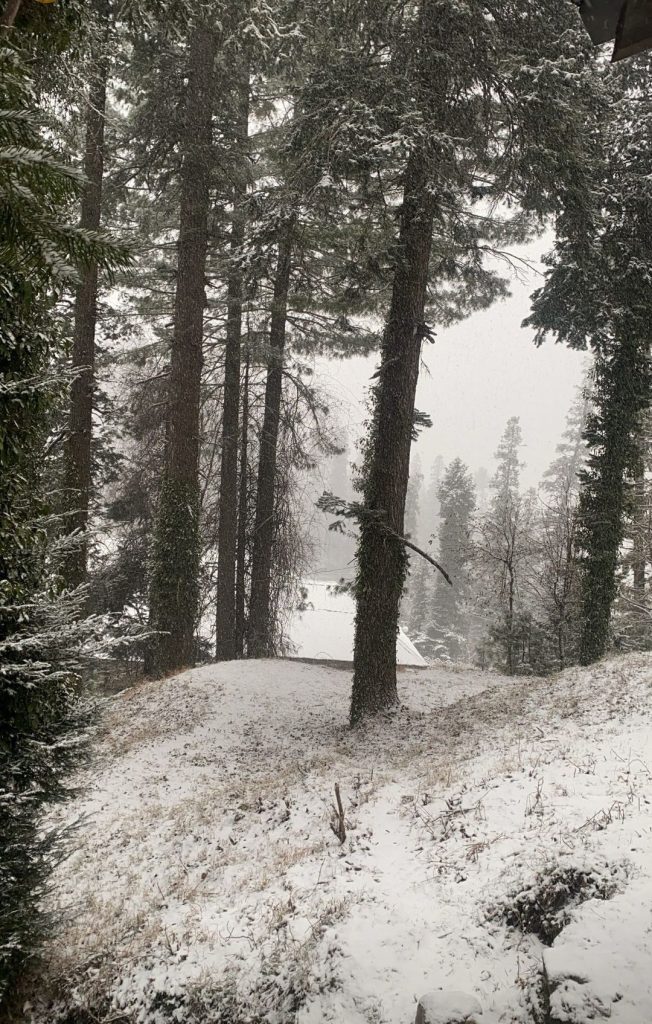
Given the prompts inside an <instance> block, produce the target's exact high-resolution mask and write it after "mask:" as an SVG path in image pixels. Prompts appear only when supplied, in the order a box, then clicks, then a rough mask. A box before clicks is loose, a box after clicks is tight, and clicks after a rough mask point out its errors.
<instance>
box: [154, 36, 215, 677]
mask: <svg viewBox="0 0 652 1024" xmlns="http://www.w3.org/2000/svg"><path fill="white" fill-rule="evenodd" d="M216 53H217V34H216V29H215V27H214V26H213V24H210V23H208V22H206V21H204V20H203V19H201V18H200V19H197V20H195V21H194V23H192V24H191V26H190V28H189V35H188V70H187V83H188V84H187V90H186V94H185V98H184V102H185V108H184V109H185V115H184V131H183V135H182V157H181V169H180V211H179V240H178V249H177V251H178V265H177V279H176V290H175V305H174V330H173V335H172V347H171V359H170V376H169V380H168V397H167V425H166V447H165V465H164V470H163V479H162V481H161V487H160V492H159V498H158V511H157V516H156V524H155V528H154V543H153V552H152V576H151V584H150V621H151V625H152V627H153V629H154V630H156V631H157V638H156V641H155V647H154V652H153V656H152V664H151V665H150V670H153V671H155V672H157V673H162V672H167V671H170V670H171V669H175V668H176V669H178V668H183V667H186V666H188V665H192V663H193V661H194V658H195V628H196V625H197V617H198V605H199V559H200V534H199V503H200V493H199V433H200V387H201V373H202V363H203V332H204V306H205V303H206V295H205V290H204V289H205V282H204V275H205V268H206V251H207V244H208V214H209V199H210V186H211V172H212V169H213V167H214V159H215V157H214V147H213V106H214V101H215V79H214V71H215V57H216Z"/></svg>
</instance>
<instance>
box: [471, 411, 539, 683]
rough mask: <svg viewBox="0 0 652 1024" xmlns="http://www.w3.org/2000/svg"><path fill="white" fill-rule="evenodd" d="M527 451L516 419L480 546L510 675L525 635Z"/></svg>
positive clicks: (498, 641)
mask: <svg viewBox="0 0 652 1024" xmlns="http://www.w3.org/2000/svg"><path fill="white" fill-rule="evenodd" d="M522 445H523V434H522V431H521V426H520V422H519V419H518V417H517V416H512V417H511V419H509V420H508V421H507V426H506V427H505V432H504V434H503V436H502V438H501V440H500V444H499V445H498V448H497V449H496V460H497V462H498V466H497V469H496V472H495V474H494V476H493V478H492V480H491V491H492V497H491V501H490V503H489V508H488V510H487V512H486V513H485V514H484V515H483V516H481V517H480V518H479V521H478V538H477V541H476V550H477V558H478V562H479V566H480V571H481V573H482V575H483V578H484V581H485V597H484V599H485V606H486V609H487V617H488V621H489V624H490V625H489V629H490V636H491V638H492V640H493V643H494V645H495V646H496V647H497V648H498V650H499V651H500V661H501V664H502V666H503V667H504V669H505V671H506V672H507V673H508V674H509V675H513V674H514V673H515V672H516V671H517V667H518V662H519V653H518V647H519V642H520V639H521V635H522V622H521V614H520V613H521V603H520V598H521V591H522V588H523V575H522V569H523V563H524V560H525V556H526V531H525V527H526V518H527V506H526V502H525V500H524V498H523V496H522V495H521V491H520V473H521V469H522V465H523V464H522V463H521V459H520V451H521V447H522Z"/></svg>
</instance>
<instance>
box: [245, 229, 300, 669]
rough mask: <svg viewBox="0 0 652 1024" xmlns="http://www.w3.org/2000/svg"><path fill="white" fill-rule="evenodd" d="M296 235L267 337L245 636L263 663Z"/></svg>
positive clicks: (285, 247) (279, 278)
mask: <svg viewBox="0 0 652 1024" xmlns="http://www.w3.org/2000/svg"><path fill="white" fill-rule="evenodd" d="M292 230H293V225H292V223H288V224H286V225H285V228H284V229H283V233H282V235H281V238H280V241H279V246H278V264H277V269H276V280H275V281H274V297H273V300H272V315H271V322H270V332H269V347H270V353H269V361H268V369H267V383H266V387H265V412H264V415H263V429H262V433H261V437H260V456H259V460H258V482H257V490H256V520H255V526H254V545H253V554H252V562H251V601H250V605H249V625H248V631H247V653H248V655H249V657H250V658H263V657H266V656H267V655H269V654H271V653H272V651H271V637H270V621H269V616H270V580H271V572H272V548H273V544H274V491H275V484H276V455H277V445H278V428H279V420H280V414H281V390H282V384H283V352H284V349H285V329H286V318H287V307H288V292H289V288H290V271H291V265H292Z"/></svg>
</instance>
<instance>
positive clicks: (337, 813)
mask: <svg viewBox="0 0 652 1024" xmlns="http://www.w3.org/2000/svg"><path fill="white" fill-rule="evenodd" d="M335 800H336V801H337V807H333V820H332V821H331V829H332V830H333V832H334V833H335V835H336V836H337V838H338V839H339V841H340V843H341V844H342V845H344V842H345V840H346V828H345V827H344V808H343V807H342V797H341V796H340V784H339V782H336V783H335Z"/></svg>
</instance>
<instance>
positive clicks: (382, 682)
mask: <svg viewBox="0 0 652 1024" xmlns="http://www.w3.org/2000/svg"><path fill="white" fill-rule="evenodd" d="M433 212H434V203H433V200H432V196H431V195H430V193H429V191H428V178H427V168H426V162H425V159H424V158H423V156H422V155H421V154H420V153H418V152H417V153H413V154H412V155H411V156H410V158H409V160H408V162H407V166H406V170H405V181H404V191H403V206H402V209H401V214H400V230H399V252H398V259H397V264H396V269H395V272H394V282H393V288H392V298H391V304H390V310H389V316H388V319H387V324H386V326H385V333H384V338H383V349H382V356H381V367H380V374H379V380H378V384H377V386H376V393H375V407H374V419H373V424H372V432H371V437H370V445H369V450H368V453H367V457H366V462H367V464H366V466H365V487H364V493H365V506H366V507H367V508H370V509H374V510H376V511H379V512H381V513H382V514H383V519H384V522H385V524H386V526H387V527H389V529H390V530H392V531H394V532H395V533H398V534H400V535H401V536H402V535H403V519H404V513H405V498H406V494H407V486H408V479H409V473H410V447H411V443H412V430H413V425H414V399H415V394H416V387H417V380H418V376H419V360H420V357H421V342H422V339H423V334H424V326H425V325H424V309H425V302H426V289H427V283H428V267H429V262H430V249H431V245H432V230H433ZM406 569H407V556H406V554H405V549H404V547H403V545H402V544H401V542H400V541H398V540H396V539H395V538H394V537H392V536H390V535H389V534H388V533H387V532H386V531H384V530H383V529H382V528H379V526H378V525H377V523H374V522H373V521H372V520H369V519H367V520H364V521H362V522H361V523H360V541H359V544H358V577H357V582H356V598H357V613H356V623H355V651H354V676H353V693H352V697H351V724H353V725H354V724H355V723H356V722H358V721H359V720H360V719H361V718H362V717H363V715H365V714H370V713H375V712H378V711H382V710H383V709H386V708H390V707H392V705H394V704H396V703H397V701H398V697H397V690H396V635H397V631H398V614H399V605H400V601H401V594H402V591H403V583H404V579H405V573H406Z"/></svg>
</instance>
